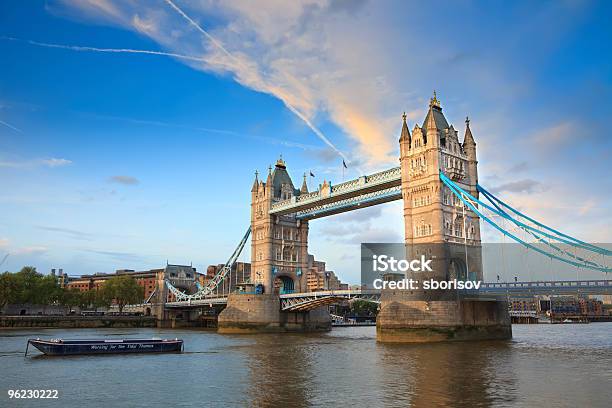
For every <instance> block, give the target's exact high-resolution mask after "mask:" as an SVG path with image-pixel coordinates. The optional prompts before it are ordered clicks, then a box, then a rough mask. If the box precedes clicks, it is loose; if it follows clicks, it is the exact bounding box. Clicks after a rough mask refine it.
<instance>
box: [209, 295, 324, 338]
mask: <svg viewBox="0 0 612 408" xmlns="http://www.w3.org/2000/svg"><path fill="white" fill-rule="evenodd" d="M329 330H331V317H330V315H329V312H328V311H327V309H325V308H319V309H315V310H311V311H308V312H283V311H281V306H280V299H279V297H278V295H274V294H262V295H251V294H248V295H247V294H231V295H229V297H228V299H227V307H226V308H225V309H224V310H223V311H222V312H221V313H220V314H219V320H218V332H219V333H241V334H242V333H279V332H313V331H329Z"/></svg>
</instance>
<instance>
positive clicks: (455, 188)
mask: <svg viewBox="0 0 612 408" xmlns="http://www.w3.org/2000/svg"><path fill="white" fill-rule="evenodd" d="M440 180H441V181H442V182H443V183H444V184H445V185H446V186H447V187H448V188H449V189H450V190H451V192H453V193H454V194H455V196H457V197H458V198H459V199H460V200H461V201H462V202H463V203H464V204H465V205H466V206H467V207H468V208H470V209H471V210H472V211H474V212H475V213H476V214H478V216H479V217H481V218H482V219H483V220H485V221H486V222H487V223H489V224H490V225H491V226H493V227H494V228H495V229H497V230H498V231H500V232H501V233H502V234H504V235H506V236H508V237H510V238H512V239H513V240H515V241H516V242H518V243H520V244H521V245H523V246H525V247H527V248H529V249H532V250H534V251H536V252H539V253H541V254H543V255H546V256H548V257H551V258H554V259H557V260H559V261H561V262H565V263H567V264H570V265H573V266H576V267H581V268H588V269H593V270H597V271H600V272H606V273H608V272H612V268H610V267H607V266H602V265H598V264H596V263H594V262H591V261H587V260H584V261H583V262H576V261H572V260H570V259H566V258H563V257H561V256H558V255H557V254H554V253H552V252H547V251H544V250H543V249H541V248H538V247H536V246H534V245H532V244H530V243H529V242H526V241H524V240H523V239H521V238H519V237H518V236H516V235H514V234H513V233H511V232H509V231H507V230H506V229H504V228H502V227H500V226H499V225H498V224H497V223H496V222H495V221H493V220H492V219H490V218H489V217H487V216H486V215H484V213H483V212H482V211H481V210H479V208H478V207H477V206H481V207H483V208H486V209H487V210H489V211H491V212H492V213H494V214H496V215H498V216H500V217H502V218H504V219H506V220H509V221H511V222H513V223H515V224H517V225H519V226H520V227H521V228H523V229H528V230H531V231H532V232H535V233H540V234H543V235H545V236H548V237H549V238H552V239H556V240H559V241H562V242H564V243H567V244H569V245H572V246H576V247H578V245H577V244H576V243H575V242H572V241H570V240H567V239H563V238H560V237H558V236H553V235H551V234H548V233H545V232H543V231H540V230H538V229H536V228H533V227H531V226H529V225H527V224H524V223H522V222H521V221H518V220H515V219H513V218H512V217H509V215H508V213H506V212H503V211H500V210H498V209H496V208H494V207H491V206H489V205H487V204H486V203H484V202H482V201H481V200H479V199H477V198H476V197H474V196H472V195H471V194H470V193H468V192H467V191H465V190H463V189H462V188H461V187H459V185H457V184H456V183H454V182H453V181H452V180H450V179H449V178H448V177H447V176H446V175H445V174H444V173H442V172H440ZM540 238H541V237H540ZM540 240H541V242H543V243H545V244H549V243H547V242H546V241H545V240H543V239H540ZM564 252H565V251H564ZM577 259H582V258H577Z"/></svg>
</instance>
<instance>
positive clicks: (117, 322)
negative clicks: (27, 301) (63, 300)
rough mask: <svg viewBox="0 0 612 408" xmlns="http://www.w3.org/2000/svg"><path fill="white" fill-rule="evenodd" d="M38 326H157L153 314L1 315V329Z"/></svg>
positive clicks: (77, 327) (87, 327) (90, 327)
mask: <svg viewBox="0 0 612 408" xmlns="http://www.w3.org/2000/svg"><path fill="white" fill-rule="evenodd" d="M26 327H38V328H70V329H81V328H82V329H95V328H130V327H134V328H138V327H157V319H156V318H155V317H152V316H44V315H42V316H40V315H39V316H0V330H2V329H19V328H26Z"/></svg>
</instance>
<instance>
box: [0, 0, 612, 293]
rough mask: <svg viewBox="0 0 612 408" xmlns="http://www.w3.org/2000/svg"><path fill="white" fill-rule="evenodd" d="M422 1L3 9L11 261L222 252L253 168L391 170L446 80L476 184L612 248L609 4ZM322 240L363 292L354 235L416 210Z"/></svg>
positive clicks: (155, 261)
mask: <svg viewBox="0 0 612 408" xmlns="http://www.w3.org/2000/svg"><path fill="white" fill-rule="evenodd" d="M421 3H423V2H418V3H417V2H415V3H408V2H393V1H389V2H372V1H355V2H347V1H336V2H329V1H323V0H322V1H308V2H303V3H300V2H286V1H278V2H275V1H262V2H257V4H255V2H239V1H223V2H217V1H212V0H210V1H199V2H188V1H186V0H176V1H163V0H160V1H137V0H134V1H122V2H119V1H111V0H81V1H72V2H68V1H30V2H27V3H24V2H19V1H5V2H2V3H0V37H2V38H1V39H0V52H1V55H2V56H3V57H2V63H1V64H0V188H1V192H0V260H2V258H3V257H4V255H5V254H7V253H9V254H10V255H9V257H8V258H7V259H6V261H5V263H4V264H3V265H2V266H1V268H2V269H8V270H16V269H19V268H20V267H21V266H23V265H24V264H33V265H35V266H37V267H38V268H39V269H40V270H42V271H48V270H49V269H50V268H51V267H63V268H64V269H65V270H66V271H67V272H68V273H70V274H75V275H77V274H82V273H91V272H96V271H112V270H114V269H117V268H133V269H145V268H152V267H158V266H160V265H162V264H163V263H164V262H166V260H169V261H170V262H174V263H189V262H193V263H194V265H195V266H196V267H198V269H199V270H202V269H203V268H204V267H205V266H206V265H208V264H210V263H221V262H224V261H225V259H226V258H227V257H228V256H229V255H230V253H231V251H232V250H233V248H234V246H235V245H236V244H237V243H238V241H239V240H240V238H241V236H242V234H243V233H244V230H245V229H246V227H247V225H248V222H249V200H250V187H251V185H252V180H253V172H254V170H255V169H258V170H259V171H260V172H265V171H266V169H267V166H268V165H269V164H270V163H273V162H274V161H275V160H276V159H277V158H278V155H279V154H282V155H283V158H284V159H285V160H286V162H287V164H288V168H289V171H290V173H291V174H292V176H293V178H294V182H295V183H300V182H301V175H302V174H303V173H304V172H307V171H313V173H315V175H316V179H314V180H311V183H312V186H315V185H316V184H318V183H321V182H322V181H323V179H332V180H333V181H334V182H337V181H340V180H341V177H342V173H341V163H342V157H343V156H344V157H345V158H346V159H347V160H346V161H347V162H348V163H349V170H348V172H347V174H346V177H356V176H358V175H360V174H361V173H362V172H369V171H375V170H381V169H385V168H388V167H391V166H394V165H397V154H398V146H397V137H398V134H399V130H400V125H401V122H400V120H401V113H402V112H404V111H406V112H407V114H408V120H409V125H410V127H411V128H412V126H414V124H415V122H418V123H420V122H421V121H422V120H423V117H424V115H425V110H426V108H427V101H428V99H429V97H430V96H431V92H432V90H433V89H436V90H437V91H438V96H439V99H440V100H441V101H442V105H443V108H444V112H445V114H446V117H447V119H448V120H449V122H451V123H453V124H454V125H455V127H456V128H458V129H460V133H461V134H462V133H463V128H464V125H463V120H464V118H465V116H466V115H470V117H471V118H472V122H471V127H472V130H473V133H474V137H475V138H476V142H477V143H478V148H479V160H480V176H481V184H483V185H485V186H487V187H490V188H491V189H494V190H495V191H497V192H498V193H499V195H501V196H503V197H504V198H505V199H507V201H509V202H511V203H513V204H515V205H516V206H517V207H519V208H521V209H522V210H524V211H526V212H527V213H529V214H532V215H534V216H536V217H538V218H539V219H541V220H543V221H544V222H546V223H548V224H551V225H553V226H561V227H563V228H562V229H563V230H565V231H566V232H569V233H571V234H574V235H576V236H578V237H580V238H583V239H586V240H591V241H599V242H610V240H611V239H612V236H611V235H612V233H611V232H610V231H611V228H610V227H611V226H612V217H611V216H610V209H611V206H612V199H611V198H610V194H609V191H611V188H612V182H611V181H610V180H611V178H610V164H609V159H610V157H611V156H612V142H611V140H612V138H611V137H610V135H609V130H608V127H609V125H608V120H609V118H610V117H611V113H612V112H611V108H610V102H609V101H610V100H611V97H612V84H611V82H612V65H611V62H612V55H611V51H610V45H609V44H611V43H612V28H610V26H609V24H608V22H609V20H610V17H611V15H612V10H611V8H612V6H611V5H610V4H609V3H608V2H589V1H564V2H537V3H536V2H512V3H511V4H508V3H507V2H471V1H464V2H448V3H445V2H436V3H435V5H426V4H421ZM173 5H175V6H176V7H178V8H179V9H180V10H181V11H182V12H183V13H185V15H184V16H183V15H181V14H180V13H179V12H178V11H177V10H176V9H175V8H173ZM186 17H188V18H190V19H191V21H192V22H193V24H192V23H190V22H189V20H187V18H186ZM196 25H197V26H196ZM58 46H61V47H58ZM75 47H94V48H96V49H97V50H92V49H83V48H75ZM113 50H114V51H113ZM117 50H123V51H121V52H118V51H117ZM126 50H128V51H126ZM129 50H133V51H129ZM111 51H112V52H111ZM142 51H147V52H148V51H154V52H161V53H172V54H180V55H182V56H187V57H188V58H189V59H187V58H182V57H176V56H175V57H172V56H166V55H150V54H144V53H142ZM310 231H311V232H310V248H311V249H310V251H311V253H313V254H315V256H316V257H317V258H320V259H323V260H326V261H327V262H328V265H329V268H330V269H333V270H336V271H337V272H338V274H339V275H340V277H341V278H343V279H344V280H347V281H351V282H356V281H358V276H359V271H358V261H357V259H356V258H357V254H358V253H359V252H358V251H359V243H360V242H362V241H401V239H402V231H403V220H402V218H401V206H400V203H391V204H387V205H384V206H378V207H375V208H371V209H366V210H361V211H359V212H355V213H349V214H344V215H339V216H336V217H333V218H325V219H321V220H316V221H313V222H312V223H311V229H310ZM485 237H486V239H487V240H495V239H496V237H495V235H494V234H493V233H492V232H491V233H489V232H487V231H485ZM245 252H248V251H245ZM248 257H249V255H248V253H245V255H243V256H242V258H241V259H242V260H248Z"/></svg>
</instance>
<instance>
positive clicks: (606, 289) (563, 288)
mask: <svg viewBox="0 0 612 408" xmlns="http://www.w3.org/2000/svg"><path fill="white" fill-rule="evenodd" d="M380 294H381V291H380V290H376V289H349V290H325V291H318V292H303V293H286V294H279V298H280V300H281V309H282V310H284V311H306V310H311V309H316V308H317V307H321V306H325V305H328V304H332V303H335V302H338V301H342V300H350V299H361V300H367V301H369V302H375V303H378V302H380ZM466 294H468V295H469V296H470V297H471V298H479V296H481V300H486V299H488V298H487V297H486V296H491V295H503V296H511V295H530V296H535V295H543V296H554V295H572V294H573V295H586V294H589V295H611V294H612V280H592V279H591V280H584V281H550V282H549V281H536V282H495V283H483V284H482V285H481V287H480V290H478V291H474V290H470V291H466ZM225 303H227V296H219V297H209V298H202V299H189V300H185V301H177V302H171V303H166V307H170V308H181V307H187V308H189V307H205V306H212V305H219V304H225Z"/></svg>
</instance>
